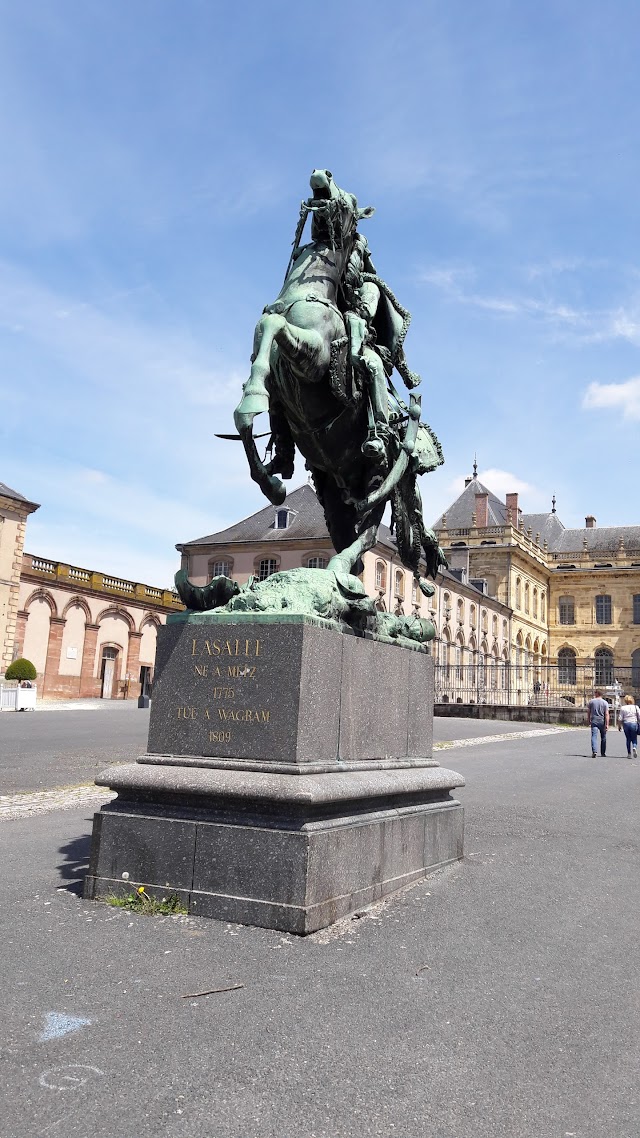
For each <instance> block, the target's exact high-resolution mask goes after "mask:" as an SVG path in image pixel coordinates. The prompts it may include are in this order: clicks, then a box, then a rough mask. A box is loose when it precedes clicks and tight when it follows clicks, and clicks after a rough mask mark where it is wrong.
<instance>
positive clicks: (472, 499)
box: [431, 478, 507, 530]
mask: <svg viewBox="0 0 640 1138" xmlns="http://www.w3.org/2000/svg"><path fill="white" fill-rule="evenodd" d="M476 494H488V495H489V503H488V518H489V525H490V526H503V525H505V523H506V520H507V507H506V506H505V504H504V502H501V501H500V499H499V498H497V497H496V495H495V494H493V493H492V492H491V490H489V489H488V487H487V486H484V485H483V484H482V482H480V481H479V479H477V478H472V479H471V481H470V483H469V485H468V486H465V488H464V490H463V491H462V494H461V495H460V497H459V498H456V500H455V502H453V503H452V504H451V505H450V506H449V508H448V510H445V512H444V514H441V515H440V517H439V518H438V520H437V521H435V522H434V523H433V526H432V527H431V528H432V529H435V530H438V529H442V528H443V525H442V519H443V518H444V517H446V519H447V529H468V528H469V527H470V526H471V524H472V521H471V515H472V514H473V513H475V508H476Z"/></svg>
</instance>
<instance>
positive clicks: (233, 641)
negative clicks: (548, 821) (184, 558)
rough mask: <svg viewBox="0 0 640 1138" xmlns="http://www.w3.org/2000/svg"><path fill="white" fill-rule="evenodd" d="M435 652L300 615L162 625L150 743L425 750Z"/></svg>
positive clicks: (381, 755) (373, 755)
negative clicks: (289, 618) (363, 636)
mask: <svg viewBox="0 0 640 1138" xmlns="http://www.w3.org/2000/svg"><path fill="white" fill-rule="evenodd" d="M432 706H433V696H432V662H431V660H430V658H429V657H428V656H426V655H425V654H424V653H422V652H412V651H405V650H402V649H398V648H397V647H395V646H393V645H388V644H382V643H380V642H378V641H374V640H362V639H359V638H357V637H355V636H346V635H344V634H342V633H341V632H339V631H337V630H335V629H334V628H331V626H329V627H326V626H325V627H322V626H320V625H319V624H318V622H314V621H313V620H308V619H306V618H304V617H301V618H300V619H299V620H298V621H297V622H296V621H291V622H286V623H284V622H283V623H274V621H273V617H271V618H270V619H269V618H266V619H265V618H263V619H262V620H261V619H260V617H252V618H251V619H249V620H248V619H247V618H246V617H245V619H244V620H236V621H234V620H233V619H231V620H230V619H229V617H228V616H227V617H226V619H225V618H223V617H221V616H213V615H212V616H210V617H209V619H208V620H204V619H203V620H202V621H201V622H200V623H192V622H191V621H189V622H188V623H186V622H185V623H174V624H169V625H167V626H166V627H165V628H161V629H159V631H158V648H157V656H156V678H155V683H154V692H153V703H152V708H151V725H150V731H149V753H150V754H158V755H164V754H167V753H171V754H172V755H184V756H187V755H188V756H196V755H200V756H204V757H209V758H219V759H229V760H231V759H243V760H245V761H246V760H251V761H254V762H256V761H257V762H263V763H280V764H282V763H285V764H305V763H316V764H317V763H332V762H337V761H342V762H362V761H367V760H368V761H371V760H374V761H375V760H380V759H383V760H398V759H399V760H406V759H422V760H424V759H428V758H430V757H431V748H432Z"/></svg>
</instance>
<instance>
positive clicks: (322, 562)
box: [307, 557, 329, 569]
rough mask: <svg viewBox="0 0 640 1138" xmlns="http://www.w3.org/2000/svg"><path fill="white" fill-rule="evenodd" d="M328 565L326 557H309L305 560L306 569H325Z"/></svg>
mask: <svg viewBox="0 0 640 1138" xmlns="http://www.w3.org/2000/svg"><path fill="white" fill-rule="evenodd" d="M328 564H329V558H328V557H309V558H308V560H307V569H326V568H327V565H328Z"/></svg>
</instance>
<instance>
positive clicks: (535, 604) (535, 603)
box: [533, 589, 538, 620]
mask: <svg viewBox="0 0 640 1138" xmlns="http://www.w3.org/2000/svg"><path fill="white" fill-rule="evenodd" d="M533 619H534V620H537V619H538V590H537V589H534V590H533Z"/></svg>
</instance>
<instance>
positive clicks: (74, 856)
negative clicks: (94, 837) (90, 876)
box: [56, 833, 91, 897]
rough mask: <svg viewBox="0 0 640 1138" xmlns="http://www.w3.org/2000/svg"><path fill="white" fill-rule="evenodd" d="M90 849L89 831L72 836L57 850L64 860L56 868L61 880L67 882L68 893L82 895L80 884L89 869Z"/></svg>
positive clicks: (81, 884)
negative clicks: (79, 835) (76, 836)
mask: <svg viewBox="0 0 640 1138" xmlns="http://www.w3.org/2000/svg"><path fill="white" fill-rule="evenodd" d="M90 850H91V833H88V834H82V836H81V837H79V838H73V839H72V840H71V841H70V842H67V844H66V845H64V846H60V849H59V851H58V852H59V853H61V854H62V855H63V857H64V861H63V862H62V863H61V864H60V865H58V866H57V867H56V868H57V869H58V872H59V874H60V877H61V878H62V880H63V881H65V882H68V885H67V886H66V888H67V889H68V891H69V893H75V894H76V896H78V897H81V896H82V886H83V884H84V879H85V875H86V873H87V871H88V869H89V852H90Z"/></svg>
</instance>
